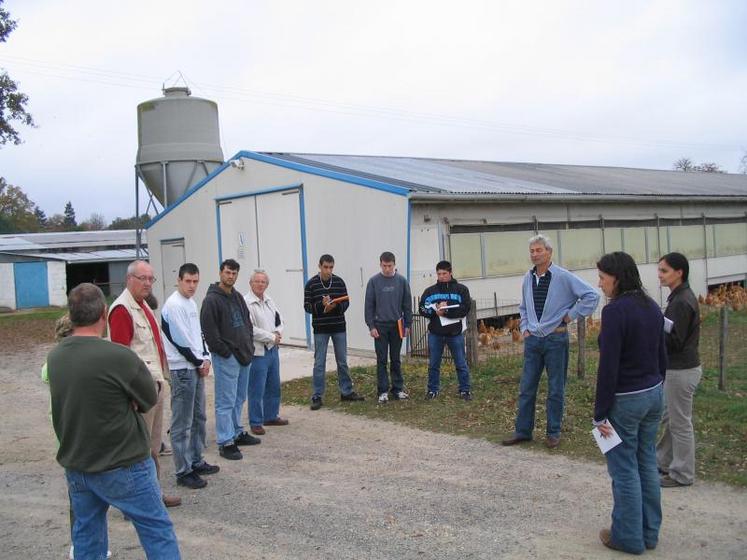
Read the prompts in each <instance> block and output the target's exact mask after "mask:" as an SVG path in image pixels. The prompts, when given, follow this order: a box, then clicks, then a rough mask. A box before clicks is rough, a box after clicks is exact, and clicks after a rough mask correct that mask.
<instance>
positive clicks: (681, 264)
mask: <svg viewBox="0 0 747 560" xmlns="http://www.w3.org/2000/svg"><path fill="white" fill-rule="evenodd" d="M661 261H664V262H665V263H667V264H668V265H669V266H671V267H672V269H673V270H681V271H682V281H683V282H687V277H688V276H689V275H690V263H689V262H687V257H686V256H685V255H683V254H682V253H667V254H666V255H664V256H663V257H662V258H660V259H659V262H661Z"/></svg>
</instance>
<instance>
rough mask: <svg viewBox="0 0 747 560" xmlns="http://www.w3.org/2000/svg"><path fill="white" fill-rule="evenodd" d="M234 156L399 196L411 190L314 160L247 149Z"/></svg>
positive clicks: (407, 193)
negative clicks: (315, 163) (340, 170)
mask: <svg viewBox="0 0 747 560" xmlns="http://www.w3.org/2000/svg"><path fill="white" fill-rule="evenodd" d="M234 157H245V158H248V159H253V160H256V161H261V162H264V163H270V164H272V165H278V166H280V167H286V168H288V169H294V170H296V171H301V172H303V173H309V174H311V175H319V176H321V177H327V178H329V179H337V180H338V181H344V182H346V183H353V184H354V185H359V186H362V187H368V188H371V189H375V190H378V191H384V192H388V193H391V194H396V195H399V196H409V194H410V192H411V191H410V189H406V188H404V187H399V186H397V185H393V184H390V183H384V182H383V181H374V180H372V179H364V178H363V177H359V176H357V175H354V174H353V173H341V172H339V171H331V170H329V169H324V168H322V167H315V166H314V162H313V161H309V162H308V163H298V162H295V161H289V160H286V159H283V158H279V157H274V156H268V155H266V154H261V153H258V152H245V151H241V152H239V153H238V154H236V155H235V156H234ZM298 157H299V158H301V159H302V156H298Z"/></svg>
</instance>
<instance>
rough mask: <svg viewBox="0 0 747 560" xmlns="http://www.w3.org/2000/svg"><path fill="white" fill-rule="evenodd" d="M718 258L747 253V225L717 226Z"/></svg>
mask: <svg viewBox="0 0 747 560" xmlns="http://www.w3.org/2000/svg"><path fill="white" fill-rule="evenodd" d="M715 233H716V256H717V257H727V256H730V255H741V254H742V253H747V224H744V223H742V224H716V232H715Z"/></svg>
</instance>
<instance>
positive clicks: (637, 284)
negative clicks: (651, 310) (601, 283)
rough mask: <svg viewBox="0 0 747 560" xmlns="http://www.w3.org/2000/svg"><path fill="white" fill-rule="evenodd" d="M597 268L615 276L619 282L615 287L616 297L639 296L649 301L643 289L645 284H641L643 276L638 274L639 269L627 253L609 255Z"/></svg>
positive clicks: (617, 252)
mask: <svg viewBox="0 0 747 560" xmlns="http://www.w3.org/2000/svg"><path fill="white" fill-rule="evenodd" d="M597 268H598V269H599V270H601V271H602V272H604V273H605V274H609V275H610V276H614V277H615V280H617V284H616V285H615V296H614V297H618V296H621V295H623V294H625V295H628V294H630V295H638V296H641V297H644V298H646V299H648V296H647V295H646V291H645V290H644V289H643V283H642V282H641V275H640V274H639V273H638V267H637V266H636V264H635V261H634V260H633V257H631V256H630V255H629V254H627V253H623V252H622V251H615V252H614V253H607V254H606V255H604V256H603V257H602V258H601V259H599V261H598V262H597Z"/></svg>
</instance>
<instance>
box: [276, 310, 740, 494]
mask: <svg viewBox="0 0 747 560" xmlns="http://www.w3.org/2000/svg"><path fill="white" fill-rule="evenodd" d="M734 324H739V323H736V322H735V323H734ZM745 324H746V325H747V322H746V323H745ZM710 336H711V335H710V334H709V333H707V332H706V333H705V337H707V339H706V340H705V341H704V342H705V344H709V343H710ZM745 339H747V337H742V339H741V341H740V343H739V344H734V345H730V348H729V351H730V353H731V352H734V355H733V357H732V358H730V360H733V362H734V363H736V364H737V365H736V366H734V367H732V368H730V370H729V372H728V379H729V383H728V386H727V391H719V390H718V384H717V383H718V373H717V371H715V370H714V369H712V368H707V369H706V370H705V372H704V376H703V381H702V382H701V385H700V387H699V389H698V392H697V393H696V396H695V407H694V408H695V410H694V419H695V420H694V421H695V429H696V441H697V468H698V477H699V479H701V480H715V481H722V482H727V483H729V484H733V485H736V486H744V487H747V369H746V368H745V364H747V345H745V344H744V340H745ZM716 345H718V342H716ZM589 347H590V350H589V352H588V354H587V361H586V377H585V378H584V379H579V378H578V377H577V376H576V374H575V371H576V370H575V364H576V361H577V358H576V354H575V349H572V351H571V359H570V364H571V366H570V368H569V374H568V382H567V384H566V407H565V418H564V422H563V436H562V443H561V445H560V447H559V448H557V449H556V450H553V451H550V450H548V449H546V448H545V446H544V445H543V442H544V438H543V435H544V433H545V400H546V398H547V383H546V381H545V376H543V381H542V382H541V383H540V390H539V393H538V395H537V416H536V418H537V422H536V426H535V437H536V438H537V439H536V440H535V441H533V442H531V443H529V444H527V445H526V447H528V448H530V449H534V450H536V451H538V452H541V453H561V454H563V455H567V456H570V457H574V458H583V459H587V460H590V461H594V462H603V461H604V457H603V456H602V454H601V453H600V452H599V449H598V448H597V447H596V444H595V443H594V440H593V438H592V436H591V434H590V431H591V428H592V425H591V418H592V415H593V410H594V396H595V390H596V370H597V365H598V354H597V352H598V350H596V344H595V342H594V343H592V341H590V344H589ZM740 360H741V362H740ZM522 361H523V359H522V356H520V355H519V356H502V357H499V358H494V359H491V360H489V361H486V362H485V363H481V364H480V366H479V367H477V368H474V369H473V370H472V385H473V394H474V397H475V398H474V400H473V401H472V402H464V401H462V400H461V399H459V397H458V392H457V388H458V385H457V382H456V374H455V371H454V367H453V365H451V364H445V365H444V366H443V367H442V373H441V385H442V389H441V394H440V395H439V396H438V398H437V399H436V400H434V401H426V400H425V391H426V381H427V377H428V374H427V364H426V363H424V362H422V361H419V360H409V361H406V362H405V363H404V364H403V374H404V377H405V383H406V386H407V388H408V390H409V391H410V396H411V398H410V400H409V401H400V402H397V401H390V402H389V403H388V404H386V405H379V404H378V403H377V401H376V368H375V367H367V368H352V369H351V376H352V377H353V380H354V382H355V386H356V391H358V392H359V393H361V394H363V395H365V396H366V401H365V402H362V403H348V402H340V397H339V394H338V393H337V391H336V388H337V377H336V375H335V374H334V373H330V374H328V375H327V387H328V390H327V393H326V395H325V398H324V406H325V407H327V408H330V409H333V410H337V411H342V412H346V413H348V414H354V415H359V416H366V417H369V418H375V419H378V420H387V421H390V422H394V423H399V424H403V425H406V426H410V427H413V428H419V429H423V430H428V431H432V432H437V433H448V434H456V435H465V436H469V437H475V438H482V439H485V440H487V441H490V442H493V443H498V442H500V440H501V439H503V438H504V437H505V436H507V435H508V434H510V433H511V432H512V431H513V426H514V419H515V415H516V401H517V398H518V394H519V379H520V377H521V368H522ZM310 391H311V382H310V380H309V379H308V378H307V379H297V380H294V381H290V382H287V383H285V384H284V386H283V401H284V402H286V403H289V404H297V405H301V406H308V404H309V398H310Z"/></svg>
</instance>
